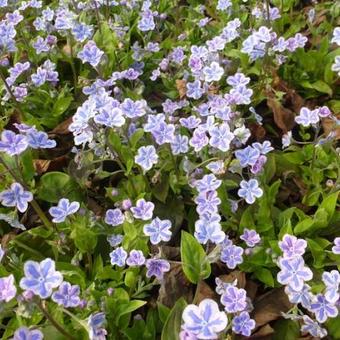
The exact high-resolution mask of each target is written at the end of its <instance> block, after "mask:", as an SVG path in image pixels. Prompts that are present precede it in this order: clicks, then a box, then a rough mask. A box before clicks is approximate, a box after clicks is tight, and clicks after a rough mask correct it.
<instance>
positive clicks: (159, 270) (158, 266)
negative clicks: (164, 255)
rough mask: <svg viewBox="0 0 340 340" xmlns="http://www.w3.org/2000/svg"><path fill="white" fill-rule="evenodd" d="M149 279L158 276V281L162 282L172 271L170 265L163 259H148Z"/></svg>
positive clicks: (147, 273)
mask: <svg viewBox="0 0 340 340" xmlns="http://www.w3.org/2000/svg"><path fill="white" fill-rule="evenodd" d="M146 268H147V269H148V270H147V272H146V276H147V277H149V278H150V277H151V276H156V277H157V279H158V280H162V279H163V276H164V273H166V272H168V271H169V270H170V263H169V262H168V261H166V260H162V259H148V260H146Z"/></svg>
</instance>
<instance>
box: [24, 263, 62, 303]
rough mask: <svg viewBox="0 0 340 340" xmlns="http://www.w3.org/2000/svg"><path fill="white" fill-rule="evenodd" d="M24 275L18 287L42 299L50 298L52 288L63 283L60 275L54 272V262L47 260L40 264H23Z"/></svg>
mask: <svg viewBox="0 0 340 340" xmlns="http://www.w3.org/2000/svg"><path fill="white" fill-rule="evenodd" d="M24 273H25V277H23V278H22V279H21V281H20V287H21V288H22V289H25V290H30V291H32V292H33V293H34V294H35V295H39V296H40V297H41V298H42V299H46V298H47V297H49V296H51V294H52V290H53V288H57V287H58V286H59V285H60V284H61V283H62V281H63V276H62V274H61V273H60V272H58V271H56V270H55V262H54V261H53V260H51V259H49V258H47V259H45V260H43V261H41V262H40V263H39V262H35V261H27V262H25V265H24Z"/></svg>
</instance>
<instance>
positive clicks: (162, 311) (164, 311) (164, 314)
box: [157, 302, 171, 323]
mask: <svg viewBox="0 0 340 340" xmlns="http://www.w3.org/2000/svg"><path fill="white" fill-rule="evenodd" d="M157 307H158V316H159V319H160V320H161V322H162V323H165V322H166V320H167V318H168V316H169V314H170V312H171V310H170V308H169V307H167V306H165V305H163V304H162V303H160V302H157Z"/></svg>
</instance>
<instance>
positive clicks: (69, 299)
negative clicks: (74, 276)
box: [52, 281, 80, 308]
mask: <svg viewBox="0 0 340 340" xmlns="http://www.w3.org/2000/svg"><path fill="white" fill-rule="evenodd" d="M79 293H80V288H79V286H78V285H73V286H71V284H70V283H69V282H66V281H64V282H63V283H62V284H61V285H60V286H59V289H58V290H57V291H56V292H54V293H53V294H52V300H53V301H54V302H56V303H57V304H58V305H60V306H64V307H65V308H70V307H77V306H78V305H79V304H80V297H79Z"/></svg>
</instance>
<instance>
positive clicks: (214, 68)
mask: <svg viewBox="0 0 340 340" xmlns="http://www.w3.org/2000/svg"><path fill="white" fill-rule="evenodd" d="M203 74H204V80H205V81H207V82H212V81H219V80H220V79H221V78H222V76H223V74H224V70H223V68H222V67H221V66H220V65H219V64H218V63H217V62H216V61H213V62H212V63H211V64H210V65H209V66H205V67H204V68H203Z"/></svg>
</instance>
